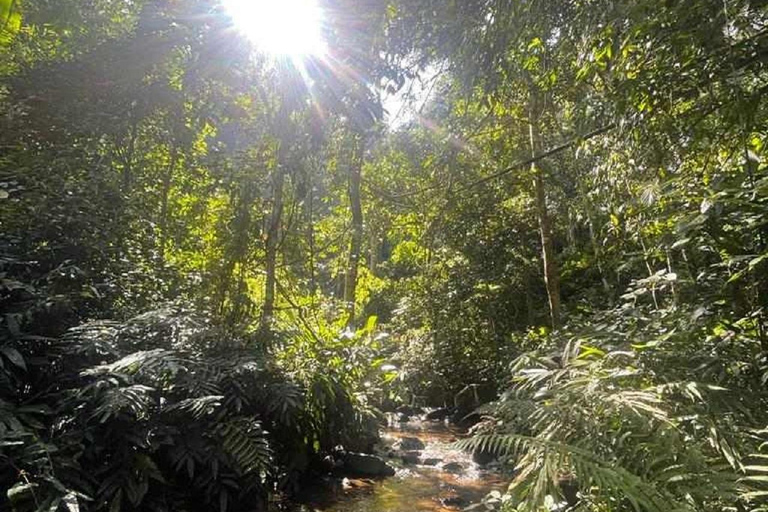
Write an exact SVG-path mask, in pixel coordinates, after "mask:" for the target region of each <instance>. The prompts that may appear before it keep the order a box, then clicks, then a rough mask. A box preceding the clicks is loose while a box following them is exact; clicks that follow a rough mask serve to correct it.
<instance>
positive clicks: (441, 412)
mask: <svg viewBox="0 0 768 512" xmlns="http://www.w3.org/2000/svg"><path fill="white" fill-rule="evenodd" d="M452 413H453V411H452V410H451V409H449V408H447V407H443V408H440V409H435V410H434V411H429V412H428V413H427V414H426V416H424V419H425V420H428V421H441V420H444V419H445V418H447V417H448V416H450V415H451V414H452Z"/></svg>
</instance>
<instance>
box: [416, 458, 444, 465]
mask: <svg viewBox="0 0 768 512" xmlns="http://www.w3.org/2000/svg"><path fill="white" fill-rule="evenodd" d="M441 462H443V459H431V458H430V459H421V460H420V461H419V464H421V465H422V466H437V465H438V464H440V463H441Z"/></svg>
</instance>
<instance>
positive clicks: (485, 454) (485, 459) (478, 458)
mask: <svg viewBox="0 0 768 512" xmlns="http://www.w3.org/2000/svg"><path fill="white" fill-rule="evenodd" d="M494 460H496V455H494V454H493V452H489V451H488V450H475V451H474V452H472V462H474V463H475V464H479V465H481V466H485V465H486V464H490V463H491V462H493V461H494Z"/></svg>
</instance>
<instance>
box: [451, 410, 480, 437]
mask: <svg viewBox="0 0 768 512" xmlns="http://www.w3.org/2000/svg"><path fill="white" fill-rule="evenodd" d="M481 421H483V417H482V416H481V415H480V414H478V413H476V412H471V413H469V414H467V415H466V416H462V417H460V418H455V420H454V423H455V424H456V425H457V426H458V427H459V428H461V429H463V430H469V431H470V432H471V431H472V429H473V427H475V426H476V425H477V424H478V423H480V422H481Z"/></svg>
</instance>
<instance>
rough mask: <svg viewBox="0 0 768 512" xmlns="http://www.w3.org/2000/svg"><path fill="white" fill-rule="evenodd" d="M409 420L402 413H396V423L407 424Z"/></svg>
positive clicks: (408, 417) (409, 418)
mask: <svg viewBox="0 0 768 512" xmlns="http://www.w3.org/2000/svg"><path fill="white" fill-rule="evenodd" d="M410 420H411V417H410V416H408V415H407V414H404V413H402V412H399V413H397V422H398V423H408V422H409V421H410Z"/></svg>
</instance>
